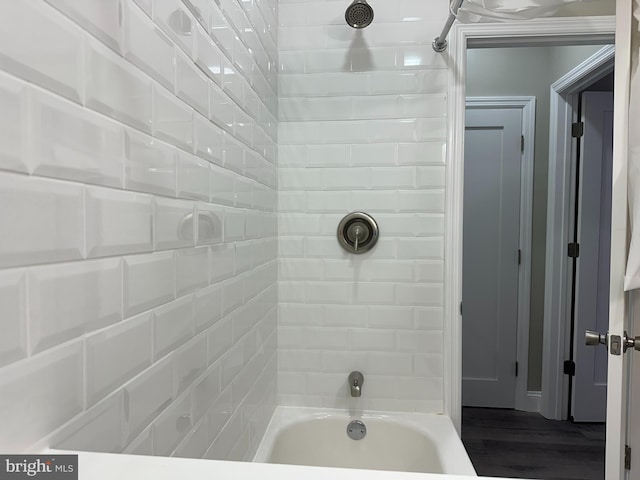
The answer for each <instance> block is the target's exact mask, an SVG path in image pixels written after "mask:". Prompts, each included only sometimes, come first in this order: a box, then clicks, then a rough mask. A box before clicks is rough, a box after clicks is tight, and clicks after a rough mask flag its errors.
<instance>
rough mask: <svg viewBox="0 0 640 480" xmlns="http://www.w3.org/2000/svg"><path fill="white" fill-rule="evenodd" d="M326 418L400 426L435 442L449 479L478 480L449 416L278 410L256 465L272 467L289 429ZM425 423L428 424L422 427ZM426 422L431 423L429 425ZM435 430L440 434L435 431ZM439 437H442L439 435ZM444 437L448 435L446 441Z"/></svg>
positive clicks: (259, 447) (411, 413)
mask: <svg viewBox="0 0 640 480" xmlns="http://www.w3.org/2000/svg"><path fill="white" fill-rule="evenodd" d="M322 418H339V419H344V421H345V428H346V425H347V423H348V422H349V421H350V420H354V419H359V420H362V421H363V422H365V424H366V421H367V419H368V420H381V421H389V422H393V423H397V424H399V425H401V426H403V427H407V428H410V429H412V430H414V431H417V432H418V433H420V434H422V435H425V436H426V437H427V438H428V439H429V440H430V441H431V442H433V444H434V446H435V447H436V450H437V452H438V456H439V458H440V461H441V463H442V466H443V468H444V469H445V470H446V471H447V473H445V475H464V476H474V477H476V476H477V473H476V471H475V469H474V467H473V464H472V463H471V459H470V458H469V455H468V454H467V451H466V449H465V448H464V445H463V444H462V440H461V439H460V437H459V436H458V433H457V431H456V429H455V427H454V425H453V421H452V420H451V418H450V417H449V416H447V415H446V414H441V413H418V412H382V411H375V410H357V411H351V410H347V409H338V408H314V407H291V406H278V407H276V410H275V411H274V413H273V415H272V416H271V420H270V421H269V424H268V426H267V429H266V430H265V433H264V435H263V437H262V439H261V440H260V443H259V445H258V448H257V450H256V453H255V455H254V457H253V459H252V462H254V463H268V458H269V456H270V455H271V453H272V451H273V448H274V445H275V440H276V438H277V436H278V435H279V434H280V433H281V432H282V431H284V430H285V429H287V428H289V427H293V426H295V425H299V424H302V423H305V422H308V421H310V420H311V421H312V420H321V419H322ZM421 420H422V422H424V423H421V422H420V421H421ZM425 420H426V421H427V422H425ZM429 420H430V421H432V422H435V425H433V424H432V425H428V421H429ZM429 426H431V427H432V430H429ZM420 427H422V428H420ZM434 427H435V430H436V431H434V430H433V428H434ZM438 433H439V434H440V435H438ZM443 434H444V435H445V436H444V437H443ZM443 440H444V441H443ZM316 468H331V467H316ZM363 470H364V469H363Z"/></svg>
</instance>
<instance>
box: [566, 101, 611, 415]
mask: <svg viewBox="0 0 640 480" xmlns="http://www.w3.org/2000/svg"><path fill="white" fill-rule="evenodd" d="M581 111H582V122H583V123H584V135H583V136H582V138H581V149H580V151H581V162H580V163H581V165H580V188H579V192H578V205H579V206H578V211H579V214H578V223H577V228H578V243H579V245H580V256H579V257H578V259H577V269H576V297H575V306H576V310H575V311H576V316H575V326H576V328H575V332H576V335H575V339H574V361H575V364H576V374H575V377H574V378H573V392H572V399H571V400H572V408H571V412H572V416H573V419H574V420H575V421H576V422H604V421H605V419H606V414H607V351H606V349H604V348H592V347H588V346H586V345H585V342H584V332H585V330H595V331H598V332H606V331H607V330H608V329H609V270H610V268H609V265H610V260H611V181H612V166H613V94H612V93H607V92H585V93H583V94H582V107H581Z"/></svg>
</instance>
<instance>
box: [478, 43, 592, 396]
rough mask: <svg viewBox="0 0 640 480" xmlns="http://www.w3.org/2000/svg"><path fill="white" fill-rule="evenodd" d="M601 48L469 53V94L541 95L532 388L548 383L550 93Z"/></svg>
mask: <svg viewBox="0 0 640 480" xmlns="http://www.w3.org/2000/svg"><path fill="white" fill-rule="evenodd" d="M600 48H601V46H579V47H578V46H573V47H525V48H489V49H473V50H469V52H468V60H467V96H470V97H482V96H510V95H512V96H515V95H517V96H535V97H536V134H535V159H534V173H533V226H532V227H533V228H532V232H533V233H532V252H531V309H530V315H531V317H530V329H529V390H530V391H539V390H540V388H541V383H542V326H543V320H544V317H543V315H544V270H545V241H546V221H547V171H548V160H549V158H548V157H549V90H550V86H551V84H552V83H553V82H555V81H556V80H557V79H558V78H560V77H561V76H563V75H564V74H565V73H567V72H569V71H570V70H571V69H572V68H574V67H575V66H576V65H578V64H580V63H581V62H582V61H584V60H585V59H586V58H588V57H589V56H591V55H592V54H594V53H595V52H596V51H598V50H599V49H600Z"/></svg>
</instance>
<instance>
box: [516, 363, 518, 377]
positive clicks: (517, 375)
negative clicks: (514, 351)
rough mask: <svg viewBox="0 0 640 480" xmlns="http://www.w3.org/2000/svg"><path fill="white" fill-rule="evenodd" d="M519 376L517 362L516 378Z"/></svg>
mask: <svg viewBox="0 0 640 480" xmlns="http://www.w3.org/2000/svg"><path fill="white" fill-rule="evenodd" d="M517 376H518V362H516V377H517Z"/></svg>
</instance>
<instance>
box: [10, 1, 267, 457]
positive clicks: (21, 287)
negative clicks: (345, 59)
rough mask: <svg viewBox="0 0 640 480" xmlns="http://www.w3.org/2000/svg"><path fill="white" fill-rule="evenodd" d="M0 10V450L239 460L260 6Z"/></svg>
mask: <svg viewBox="0 0 640 480" xmlns="http://www.w3.org/2000/svg"><path fill="white" fill-rule="evenodd" d="M0 18H1V19H2V21H1V22H0V70H2V72H1V73H0V169H1V171H0V223H1V224H2V225H3V231H2V235H0V312H1V314H2V325H3V334H2V336H0V390H1V391H2V395H1V396H0V423H2V425H3V427H2V435H1V436H0V450H1V451H4V452H11V451H24V450H25V449H27V448H29V447H30V446H36V447H38V446H43V445H54V446H57V447H61V448H76V449H83V450H87V449H88V450H99V451H108V452H122V451H124V452H128V453H146V454H156V455H176V456H185V457H206V458H216V459H247V458H251V457H252V455H253V452H254V451H255V449H256V447H257V444H258V442H259V440H260V439H261V437H262V433H263V431H264V429H265V428H266V425H267V423H268V421H269V419H270V416H271V413H272V411H273V409H274V408H275V403H276V369H277V350H276V349H277V300H278V299H277V284H276V281H277V233H278V232H277V213H276V202H277V174H276V163H277V108H278V107H277V95H276V92H277V71H276V65H277V23H276V18H277V3H276V2H275V1H273V0H260V1H258V0H256V1H255V2H237V1H236V0H222V1H220V2H213V1H205V0H192V1H191V2H189V1H184V2H180V1H178V0H156V1H153V2H152V1H150V0H146V1H145V0H136V1H135V2H134V1H132V0H82V1H75V0H73V1H72V0H48V1H44V0H28V1H20V2H2V3H0ZM240 32H242V35H240ZM25 399H27V401H25Z"/></svg>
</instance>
